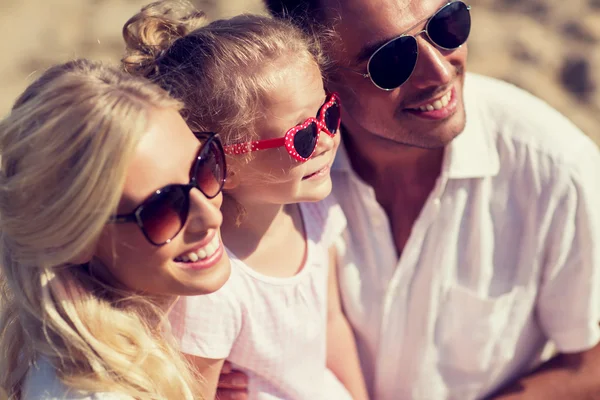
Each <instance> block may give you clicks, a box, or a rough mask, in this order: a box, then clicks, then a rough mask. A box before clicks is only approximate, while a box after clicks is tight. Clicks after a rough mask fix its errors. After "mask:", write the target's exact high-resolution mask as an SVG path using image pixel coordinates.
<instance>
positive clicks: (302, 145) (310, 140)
mask: <svg viewBox="0 0 600 400" xmlns="http://www.w3.org/2000/svg"><path fill="white" fill-rule="evenodd" d="M318 133H319V131H318V128H317V124H316V123H314V122H313V123H311V124H310V125H308V126H307V127H306V128H304V129H301V130H299V131H298V132H296V135H295V136H294V149H296V153H298V154H299V155H300V157H302V158H308V157H310V156H311V155H312V153H313V151H314V150H315V147H316V145H317V134H318Z"/></svg>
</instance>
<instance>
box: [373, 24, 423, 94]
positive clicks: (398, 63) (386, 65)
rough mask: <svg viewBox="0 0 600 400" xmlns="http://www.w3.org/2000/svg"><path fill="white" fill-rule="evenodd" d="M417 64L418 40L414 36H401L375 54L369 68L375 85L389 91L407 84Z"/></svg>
mask: <svg viewBox="0 0 600 400" xmlns="http://www.w3.org/2000/svg"><path fill="white" fill-rule="evenodd" d="M416 64H417V41H416V39H415V38H414V37H412V36H401V37H399V38H397V39H394V40H392V41H391V42H389V43H388V44H386V45H384V46H383V47H381V48H379V49H378V50H377V51H376V52H375V53H373V56H372V57H371V59H370V60H369V65H368V67H367V68H368V71H369V75H370V76H371V80H372V81H373V83H375V84H376V85H377V86H379V87H380V88H382V89H388V90H389V89H395V88H397V87H399V86H400V85H402V84H403V83H404V82H406V81H407V80H408V78H409V77H410V75H411V74H412V72H413V70H414V69H415V65H416Z"/></svg>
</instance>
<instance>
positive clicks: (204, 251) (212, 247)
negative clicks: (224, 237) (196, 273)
mask: <svg viewBox="0 0 600 400" xmlns="http://www.w3.org/2000/svg"><path fill="white" fill-rule="evenodd" d="M220 245H221V244H220V239H219V235H215V237H214V238H213V239H212V240H211V241H210V243H209V244H207V245H206V246H204V247H202V248H201V249H199V250H196V251H191V252H189V253H187V254H184V255H182V256H179V257H177V258H176V259H175V261H178V262H197V261H199V260H204V259H205V258H208V257H210V256H212V255H213V254H215V252H216V251H217V250H218V249H219V246H220Z"/></svg>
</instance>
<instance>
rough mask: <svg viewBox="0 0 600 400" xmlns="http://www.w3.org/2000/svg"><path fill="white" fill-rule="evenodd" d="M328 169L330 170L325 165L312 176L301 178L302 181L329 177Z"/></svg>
mask: <svg viewBox="0 0 600 400" xmlns="http://www.w3.org/2000/svg"><path fill="white" fill-rule="evenodd" d="M330 169H331V167H330V166H329V165H326V166H324V167H323V168H321V169H320V170H318V171H315V172H313V173H312V174H308V175H306V176H305V177H303V178H302V180H309V179H317V178H323V177H325V176H328V175H329V170H330Z"/></svg>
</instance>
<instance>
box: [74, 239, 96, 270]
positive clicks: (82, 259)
mask: <svg viewBox="0 0 600 400" xmlns="http://www.w3.org/2000/svg"><path fill="white" fill-rule="evenodd" d="M95 253H96V245H95V244H94V245H89V246H88V247H87V248H86V249H84V250H83V251H81V252H80V253H79V254H77V255H76V256H75V257H73V258H72V259H71V260H70V263H71V264H75V265H81V264H87V263H89V262H90V261H91V260H92V257H93V256H94V254H95Z"/></svg>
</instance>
